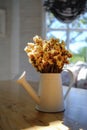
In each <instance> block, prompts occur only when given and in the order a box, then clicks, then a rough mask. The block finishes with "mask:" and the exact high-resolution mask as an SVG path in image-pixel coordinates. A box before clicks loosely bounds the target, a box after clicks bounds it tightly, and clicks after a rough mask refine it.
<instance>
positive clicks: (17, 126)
mask: <svg viewBox="0 0 87 130" xmlns="http://www.w3.org/2000/svg"><path fill="white" fill-rule="evenodd" d="M31 84H32V86H33V87H34V89H35V90H36V91H37V88H38V83H34V82H31ZM66 89H67V87H64V92H65V91H66ZM35 106H36V104H35V103H34V102H33V100H32V99H31V97H30V96H29V95H28V93H27V92H26V91H25V90H24V89H23V88H22V87H21V86H19V85H18V84H17V83H16V82H14V81H0V130H87V90H82V89H76V88H72V89H71V91H70V94H69V95H68V97H67V99H66V100H65V111H64V112H60V113H43V112H39V111H37V110H36V109H35Z"/></svg>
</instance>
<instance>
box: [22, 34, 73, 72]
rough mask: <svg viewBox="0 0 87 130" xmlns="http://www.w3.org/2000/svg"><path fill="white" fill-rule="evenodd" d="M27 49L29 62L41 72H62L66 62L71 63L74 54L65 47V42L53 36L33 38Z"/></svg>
mask: <svg viewBox="0 0 87 130" xmlns="http://www.w3.org/2000/svg"><path fill="white" fill-rule="evenodd" d="M33 41H34V43H28V45H27V46H26V47H25V49H24V50H25V51H26V53H27V55H28V57H29V62H30V63H31V64H32V65H33V66H34V67H35V68H36V69H37V71H39V72H41V73H60V72H61V71H62V69H63V66H64V64H69V58H71V57H72V54H71V53H70V52H69V51H68V50H67V49H66V48H65V42H64V41H61V42H60V40H59V39H55V38H51V39H50V40H43V39H42V38H41V37H40V36H37V35H36V36H35V37H34V38H33Z"/></svg>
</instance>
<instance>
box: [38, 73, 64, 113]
mask: <svg viewBox="0 0 87 130" xmlns="http://www.w3.org/2000/svg"><path fill="white" fill-rule="evenodd" d="M38 95H39V96H40V104H39V105H37V106H36V108H37V109H38V110H40V111H44V112H60V111H64V98H63V89H62V80H61V74H60V73H43V74H41V75H40V82H39V93H38Z"/></svg>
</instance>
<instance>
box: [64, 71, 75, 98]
mask: <svg viewBox="0 0 87 130" xmlns="http://www.w3.org/2000/svg"><path fill="white" fill-rule="evenodd" d="M63 70H65V71H68V72H69V73H70V75H71V76H70V77H71V78H70V84H69V86H68V89H67V91H66V93H65V95H64V99H66V97H67V96H68V94H69V92H70V90H71V88H72V85H73V83H74V74H73V73H72V71H71V70H69V69H63Z"/></svg>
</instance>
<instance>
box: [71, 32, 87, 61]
mask: <svg viewBox="0 0 87 130" xmlns="http://www.w3.org/2000/svg"><path fill="white" fill-rule="evenodd" d="M72 34H73V35H72ZM86 34H87V31H80V32H76V31H73V32H71V33H70V44H69V48H70V50H71V51H72V52H73V60H72V62H76V61H78V60H80V61H85V62H87V35H86Z"/></svg>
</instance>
